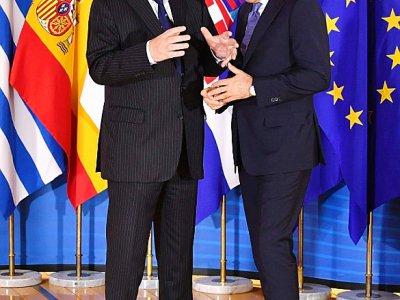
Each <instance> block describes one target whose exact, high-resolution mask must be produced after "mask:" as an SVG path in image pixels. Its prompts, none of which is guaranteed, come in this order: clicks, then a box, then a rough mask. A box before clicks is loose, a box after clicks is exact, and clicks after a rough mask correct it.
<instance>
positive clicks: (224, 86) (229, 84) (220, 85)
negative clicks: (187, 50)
mask: <svg viewBox="0 0 400 300" xmlns="http://www.w3.org/2000/svg"><path fill="white" fill-rule="evenodd" d="M228 68H229V70H230V71H231V72H232V73H234V74H235V76H234V77H232V78H228V79H222V80H219V81H217V82H215V83H214V84H213V85H212V86H211V88H210V89H205V90H203V91H202V92H201V95H202V96H203V97H204V98H205V101H206V103H207V104H209V103H210V104H211V105H212V106H214V107H217V106H218V105H217V104H218V103H219V105H221V106H222V105H224V104H227V103H229V102H231V101H236V100H241V99H246V98H249V97H251V94H250V87H251V85H252V84H253V77H251V76H250V75H249V74H247V73H245V72H243V71H242V70H240V69H238V68H236V67H235V66H233V65H232V64H228ZM207 99H208V100H207ZM211 100H212V101H211ZM210 104H209V106H210V107H211V108H213V107H212V106H211V105H210ZM218 108H219V107H218ZM218 108H217V109H218ZM213 109H214V108H213Z"/></svg>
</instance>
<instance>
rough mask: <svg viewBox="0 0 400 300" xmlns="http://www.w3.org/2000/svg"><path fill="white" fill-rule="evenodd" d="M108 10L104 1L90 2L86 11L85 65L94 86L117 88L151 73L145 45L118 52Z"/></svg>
mask: <svg viewBox="0 0 400 300" xmlns="http://www.w3.org/2000/svg"><path fill="white" fill-rule="evenodd" d="M112 13H113V12H112V10H111V9H110V8H109V7H108V4H107V1H106V0H94V1H93V4H92V8H91V11H90V18H89V33H88V44H87V53H86V57H87V61H88V66H89V73H90V76H91V77H92V78H93V80H94V81H95V82H96V83H99V84H103V85H117V84H121V83H126V82H129V81H132V80H135V79H137V78H138V77H140V76H142V75H144V74H146V73H148V72H153V68H152V67H151V65H150V63H149V60H148V58H147V53H146V42H143V43H139V44H136V45H134V46H132V47H129V48H126V49H121V47H120V41H119V33H118V30H117V28H116V25H115V21H114V16H113V15H112Z"/></svg>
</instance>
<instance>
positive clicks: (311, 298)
mask: <svg viewBox="0 0 400 300" xmlns="http://www.w3.org/2000/svg"><path fill="white" fill-rule="evenodd" d="M299 296H300V300H329V299H331V289H330V288H329V287H327V286H324V285H320V284H311V283H305V284H304V285H303V290H302V291H300V293H299Z"/></svg>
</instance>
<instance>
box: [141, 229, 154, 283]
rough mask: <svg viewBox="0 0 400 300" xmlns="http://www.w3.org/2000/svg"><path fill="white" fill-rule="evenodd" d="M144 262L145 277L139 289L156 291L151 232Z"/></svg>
mask: <svg viewBox="0 0 400 300" xmlns="http://www.w3.org/2000/svg"><path fill="white" fill-rule="evenodd" d="M146 261H147V263H146V275H145V276H143V279H142V282H141V283H140V286H139V289H146V290H156V289H158V276H157V274H155V272H154V270H153V244H152V234H151V230H150V236H149V241H148V243H147V255H146Z"/></svg>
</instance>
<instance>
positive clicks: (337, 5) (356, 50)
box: [310, 0, 368, 243]
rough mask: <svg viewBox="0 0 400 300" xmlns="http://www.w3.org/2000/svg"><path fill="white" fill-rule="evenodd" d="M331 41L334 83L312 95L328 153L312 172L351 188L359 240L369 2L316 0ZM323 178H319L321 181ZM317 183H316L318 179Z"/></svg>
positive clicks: (363, 214)
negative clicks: (322, 162) (325, 158)
mask: <svg viewBox="0 0 400 300" xmlns="http://www.w3.org/2000/svg"><path fill="white" fill-rule="evenodd" d="M320 4H321V6H322V9H323V11H324V13H325V17H326V23H327V29H328V34H329V40H330V50H331V52H330V54H331V65H332V82H331V86H330V88H329V90H328V91H327V92H324V93H321V94H318V95H316V97H315V109H316V113H317V116H318V118H319V121H320V126H321V129H322V135H323V139H324V145H325V148H326V149H325V152H327V154H328V155H327V163H328V164H327V167H320V169H317V170H316V171H317V172H318V174H315V172H314V174H313V177H314V178H313V179H314V180H313V181H312V183H311V187H310V189H311V190H313V189H314V190H315V186H314V188H313V186H312V185H313V184H315V182H316V181H318V180H315V178H316V177H317V178H318V179H319V180H320V181H321V180H322V181H324V182H325V183H326V182H328V183H330V185H332V184H333V183H334V182H335V181H336V182H339V181H340V180H341V179H343V180H344V182H345V183H346V184H347V186H348V188H349V190H350V217H349V231H350V236H351V238H352V240H353V241H354V242H355V243H357V242H358V241H359V239H360V238H361V236H362V234H363V232H364V230H365V228H366V225H367V212H368V205H367V171H368V170H367V162H368V157H367V146H368V145H367V143H368V86H367V82H368V51H367V49H368V40H367V34H368V26H367V17H368V7H367V1H364V0H343V1H331V0H320ZM324 182H322V183H324ZM322 183H321V182H320V184H322Z"/></svg>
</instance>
